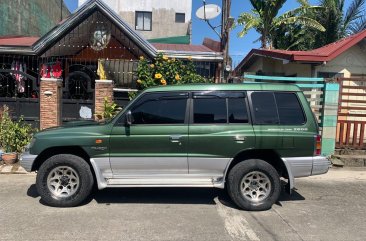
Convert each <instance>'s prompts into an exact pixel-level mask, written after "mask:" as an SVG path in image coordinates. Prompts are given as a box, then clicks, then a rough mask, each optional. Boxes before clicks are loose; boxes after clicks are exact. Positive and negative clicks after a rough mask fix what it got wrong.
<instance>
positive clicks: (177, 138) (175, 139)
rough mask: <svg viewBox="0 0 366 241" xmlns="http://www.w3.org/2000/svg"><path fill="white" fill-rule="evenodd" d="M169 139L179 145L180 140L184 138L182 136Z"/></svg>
mask: <svg viewBox="0 0 366 241" xmlns="http://www.w3.org/2000/svg"><path fill="white" fill-rule="evenodd" d="M169 139H170V142H173V143H178V142H180V139H182V136H181V135H171V136H170V137H169Z"/></svg>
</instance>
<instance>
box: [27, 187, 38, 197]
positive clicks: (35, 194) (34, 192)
mask: <svg viewBox="0 0 366 241" xmlns="http://www.w3.org/2000/svg"><path fill="white" fill-rule="evenodd" d="M27 196H28V197H32V198H37V197H39V194H38V191H37V187H36V184H32V185H30V186H29V188H28V190H27Z"/></svg>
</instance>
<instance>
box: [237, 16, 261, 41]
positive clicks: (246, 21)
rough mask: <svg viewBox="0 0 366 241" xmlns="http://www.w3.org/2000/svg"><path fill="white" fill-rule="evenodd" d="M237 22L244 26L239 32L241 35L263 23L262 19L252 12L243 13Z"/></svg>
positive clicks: (238, 24)
mask: <svg viewBox="0 0 366 241" xmlns="http://www.w3.org/2000/svg"><path fill="white" fill-rule="evenodd" d="M236 22H237V23H236V26H243V29H242V30H241V31H240V32H239V33H238V36H239V37H243V36H244V35H246V34H247V33H248V31H249V30H250V29H252V28H254V29H258V28H259V27H260V24H261V19H260V18H259V17H258V16H256V15H254V14H251V13H242V14H240V16H239V17H238V19H237V21H236Z"/></svg>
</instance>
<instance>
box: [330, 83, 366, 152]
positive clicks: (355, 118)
mask: <svg viewBox="0 0 366 241" xmlns="http://www.w3.org/2000/svg"><path fill="white" fill-rule="evenodd" d="M338 83H339V86H340V93H339V102H338V103H339V104H338V122H337V135H336V147H337V148H352V149H365V148H366V139H365V125H366V78H339V79H338Z"/></svg>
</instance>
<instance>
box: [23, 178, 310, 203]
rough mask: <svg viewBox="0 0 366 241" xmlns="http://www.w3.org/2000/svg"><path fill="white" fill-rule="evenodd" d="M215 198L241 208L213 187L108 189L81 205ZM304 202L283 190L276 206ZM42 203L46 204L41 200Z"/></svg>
mask: <svg viewBox="0 0 366 241" xmlns="http://www.w3.org/2000/svg"><path fill="white" fill-rule="evenodd" d="M27 196H29V197H32V198H38V197H39V194H38V191H37V188H36V185H35V184H32V185H31V186H30V187H29V188H28V190H27ZM215 198H217V200H218V201H219V202H220V203H221V204H223V205H225V206H227V207H230V208H234V209H238V207H237V206H236V205H235V204H234V203H233V202H232V201H231V199H230V197H229V195H228V194H227V192H226V191H225V190H222V189H213V188H107V189H103V190H94V191H93V193H92V195H90V197H89V198H88V199H87V200H86V201H85V202H84V203H82V204H81V205H86V204H88V203H90V202H92V201H93V200H95V201H96V202H97V203H99V204H106V205H110V204H129V203H142V204H201V205H215V204H216V203H215ZM302 200H305V198H304V197H303V196H302V195H301V194H300V193H298V192H297V191H296V190H293V191H292V193H291V195H290V194H288V193H286V192H285V190H284V188H283V189H282V191H281V195H280V197H279V199H278V201H277V202H276V205H278V206H282V203H283V202H287V201H302ZM39 202H40V203H41V204H43V205H46V204H45V203H44V202H43V201H42V199H41V200H40V201H39Z"/></svg>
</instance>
